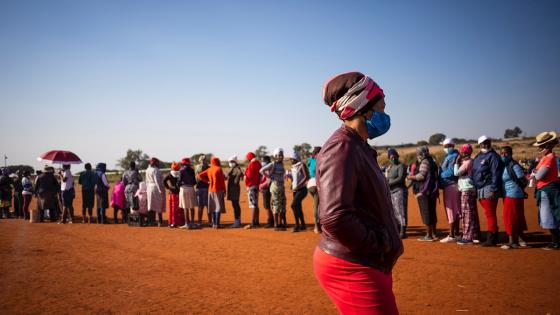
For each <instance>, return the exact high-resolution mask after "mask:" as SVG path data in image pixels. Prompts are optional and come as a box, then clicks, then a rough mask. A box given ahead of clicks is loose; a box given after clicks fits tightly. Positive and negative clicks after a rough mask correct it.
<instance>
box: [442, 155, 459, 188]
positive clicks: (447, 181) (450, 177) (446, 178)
mask: <svg viewBox="0 0 560 315" xmlns="http://www.w3.org/2000/svg"><path fill="white" fill-rule="evenodd" d="M457 155H459V152H457V150H453V151H451V153H449V154H447V155H446V156H445V159H444V160H443V163H441V167H440V172H439V186H440V188H445V187H447V186H450V185H453V184H457V176H455V173H454V172H453V167H454V166H455V165H454V162H455V158H456V157H457Z"/></svg>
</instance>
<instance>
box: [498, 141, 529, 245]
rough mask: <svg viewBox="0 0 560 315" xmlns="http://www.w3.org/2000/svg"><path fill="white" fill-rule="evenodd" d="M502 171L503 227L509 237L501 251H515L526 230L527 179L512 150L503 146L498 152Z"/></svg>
mask: <svg viewBox="0 0 560 315" xmlns="http://www.w3.org/2000/svg"><path fill="white" fill-rule="evenodd" d="M500 155H501V156H502V162H504V171H503V174H502V195H503V197H504V227H505V228H506V233H507V235H508V237H509V242H508V244H505V245H502V247H501V248H502V249H515V248H519V247H520V246H521V242H520V237H522V236H523V231H526V230H527V222H526V221H525V205H524V203H525V196H526V194H525V191H524V189H525V187H526V186H527V184H528V182H527V178H526V177H525V173H524V172H523V168H522V167H521V165H519V163H517V161H515V160H514V159H513V149H512V148H511V147H510V146H505V147H503V148H502V149H501V150H500Z"/></svg>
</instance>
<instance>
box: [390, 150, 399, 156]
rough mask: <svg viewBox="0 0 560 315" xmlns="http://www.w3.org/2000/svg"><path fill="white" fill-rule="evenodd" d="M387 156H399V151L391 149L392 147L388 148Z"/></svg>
mask: <svg viewBox="0 0 560 315" xmlns="http://www.w3.org/2000/svg"><path fill="white" fill-rule="evenodd" d="M387 156H388V157H392V156H396V157H399V153H398V152H397V150H395V149H393V148H390V149H389V150H388V151H387Z"/></svg>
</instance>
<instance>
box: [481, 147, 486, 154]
mask: <svg viewBox="0 0 560 315" xmlns="http://www.w3.org/2000/svg"><path fill="white" fill-rule="evenodd" d="M480 152H482V153H488V149H484V148H482V149H480Z"/></svg>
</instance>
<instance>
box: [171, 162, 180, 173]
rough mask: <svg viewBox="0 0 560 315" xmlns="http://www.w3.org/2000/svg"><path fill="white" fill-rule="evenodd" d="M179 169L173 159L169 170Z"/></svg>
mask: <svg viewBox="0 0 560 315" xmlns="http://www.w3.org/2000/svg"><path fill="white" fill-rule="evenodd" d="M179 169H180V167H179V163H177V162H175V161H173V163H171V170H172V171H178V170H179Z"/></svg>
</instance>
